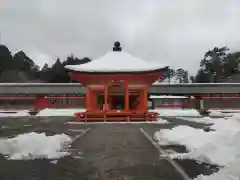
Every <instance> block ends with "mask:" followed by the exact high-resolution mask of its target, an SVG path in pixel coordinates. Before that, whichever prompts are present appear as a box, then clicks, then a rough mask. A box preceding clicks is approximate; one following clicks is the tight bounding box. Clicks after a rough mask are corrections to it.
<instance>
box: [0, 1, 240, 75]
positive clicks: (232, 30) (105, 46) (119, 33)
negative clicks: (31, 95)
mask: <svg viewBox="0 0 240 180" xmlns="http://www.w3.org/2000/svg"><path fill="white" fill-rule="evenodd" d="M0 33H1V43H2V44H6V45H7V46H8V47H9V48H10V50H11V51H12V52H16V51H17V50H21V49H22V50H24V51H25V52H26V53H28V55H29V56H30V57H32V58H33V59H35V61H36V62H37V63H38V64H40V65H42V64H44V63H45V62H49V63H51V62H53V61H55V59H56V57H60V58H64V57H66V56H67V55H69V54H70V53H73V54H75V55H76V56H78V57H80V58H81V57H84V56H88V57H91V58H97V57H99V56H102V55H104V54H105V53H106V52H107V51H110V50H112V44H113V42H114V41H116V40H119V41H120V42H121V43H122V46H123V49H124V50H125V51H128V52H129V53H131V54H132V55H134V56H137V57H141V58H142V59H144V60H146V61H149V62H150V61H154V62H160V63H161V62H162V63H167V64H169V65H170V66H173V67H174V68H179V67H182V68H185V69H187V70H189V71H190V73H195V72H196V70H197V69H198V67H199V61H200V60H201V58H202V57H203V55H204V52H206V51H207V50H208V49H209V48H212V47H213V46H222V45H227V46H229V47H230V48H231V49H232V50H233V51H235V50H240V1H239V0H118V1H116V0H0Z"/></svg>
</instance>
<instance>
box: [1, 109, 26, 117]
mask: <svg viewBox="0 0 240 180" xmlns="http://www.w3.org/2000/svg"><path fill="white" fill-rule="evenodd" d="M24 116H30V114H29V110H0V118H1V117H24Z"/></svg>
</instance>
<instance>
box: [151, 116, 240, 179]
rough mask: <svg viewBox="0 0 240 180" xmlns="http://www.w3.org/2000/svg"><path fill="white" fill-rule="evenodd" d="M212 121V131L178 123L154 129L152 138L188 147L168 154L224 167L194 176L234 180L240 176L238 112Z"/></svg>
mask: <svg viewBox="0 0 240 180" xmlns="http://www.w3.org/2000/svg"><path fill="white" fill-rule="evenodd" d="M213 122H214V124H213V125H212V126H211V129H213V130H214V131H210V132H205V131H204V130H202V129H195V128H192V127H189V126H178V127H175V128H173V129H171V130H166V129H165V130H161V131H158V132H156V133H155V135H154V138H155V139H156V140H157V141H158V143H159V144H162V145H168V144H180V145H184V146H186V148H187V150H188V151H189V152H188V153H176V154H171V155H168V156H169V157H171V158H179V159H195V160H198V161H200V162H207V163H211V164H217V165H220V166H223V167H224V168H223V169H221V170H220V171H219V172H217V173H214V174H212V175H210V176H203V175H200V176H198V177H197V178H196V180H230V179H231V180H232V179H233V180H235V179H236V180H237V179H239V177H240V169H239V166H240V141H239V139H240V114H234V115H233V116H232V117H227V118H220V119H215V120H214V121H213Z"/></svg>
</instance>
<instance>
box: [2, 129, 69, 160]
mask: <svg viewBox="0 0 240 180" xmlns="http://www.w3.org/2000/svg"><path fill="white" fill-rule="evenodd" d="M70 143H71V138H70V137H69V136H67V135H65V134H59V135H54V136H46V134H45V133H41V134H38V133H35V132H31V133H27V134H21V135H18V136H16V137H14V138H10V139H0V153H1V154H3V155H5V156H7V157H8V159H11V160H29V159H37V158H48V159H58V158H60V157H63V156H66V155H68V152H64V151H63V150H64V148H67V147H68V145H69V144H70Z"/></svg>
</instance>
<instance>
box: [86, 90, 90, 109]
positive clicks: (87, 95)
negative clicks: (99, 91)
mask: <svg viewBox="0 0 240 180" xmlns="http://www.w3.org/2000/svg"><path fill="white" fill-rule="evenodd" d="M86 90H87V91H86V103H85V104H86V110H87V111H89V110H90V109H91V107H90V106H91V104H90V103H91V95H90V88H89V87H87V88H86Z"/></svg>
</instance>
